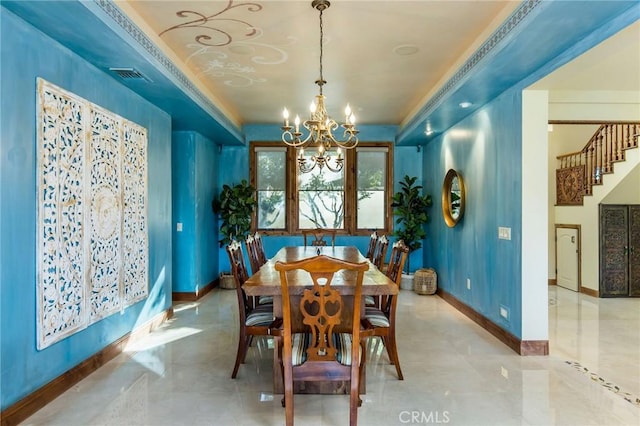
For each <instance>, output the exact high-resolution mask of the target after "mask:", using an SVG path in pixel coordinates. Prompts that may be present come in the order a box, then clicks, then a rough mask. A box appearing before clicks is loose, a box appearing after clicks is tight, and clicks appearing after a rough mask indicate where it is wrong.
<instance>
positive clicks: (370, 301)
mask: <svg viewBox="0 0 640 426" xmlns="http://www.w3.org/2000/svg"><path fill="white" fill-rule="evenodd" d="M364 304H365V306H376V299H375V297H373V296H365V297H364Z"/></svg>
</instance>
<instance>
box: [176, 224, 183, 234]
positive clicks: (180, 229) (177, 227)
mask: <svg viewBox="0 0 640 426" xmlns="http://www.w3.org/2000/svg"><path fill="white" fill-rule="evenodd" d="M176 231H177V232H182V222H178V223H176Z"/></svg>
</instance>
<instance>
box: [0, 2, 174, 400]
mask: <svg viewBox="0 0 640 426" xmlns="http://www.w3.org/2000/svg"><path fill="white" fill-rule="evenodd" d="M1 12H2V13H1V14H0V31H1V33H0V37H1V39H2V49H1V53H0V64H1V65H0V66H1V72H2V79H1V82H0V84H1V86H0V87H1V92H2V97H1V98H2V100H1V102H2V104H1V107H2V110H1V115H0V136H1V145H0V146H1V150H0V154H1V155H0V180H1V182H2V185H1V193H0V203H1V204H0V214H1V218H2V221H1V222H0V223H1V227H2V228H1V231H2V232H1V236H0V242H1V250H0V265H2V269H1V270H0V290H1V291H0V294H1V295H2V299H1V300H0V311H1V313H0V316H1V322H0V329H1V330H0V331H1V333H0V347H1V376H0V379H1V382H0V387H1V389H2V392H1V395H2V396H1V398H2V400H1V409H2V410H4V409H6V408H7V407H9V406H11V405H12V404H14V403H15V402H17V401H19V400H20V399H22V398H23V397H25V396H27V395H29V394H30V393H32V392H33V391H35V390H37V389H39V388H40V387H42V386H43V385H45V384H46V383H47V382H49V381H51V380H52V379H54V378H56V377H58V376H59V375H61V374H63V373H64V372H65V371H67V370H69V369H70V368H72V367H74V366H76V365H77V364H79V363H80V362H82V361H83V360H85V359H87V358H88V357H90V356H91V355H93V354H95V353H96V352H98V351H100V350H101V349H103V348H104V347H105V346H107V345H109V344H110V343H112V342H114V341H115V340H117V339H118V338H120V337H122V336H124V335H125V334H127V333H128V332H130V331H131V330H132V329H134V328H135V327H136V326H137V325H140V324H142V323H144V322H146V321H147V320H149V319H151V318H153V317H155V316H157V315H158V314H159V313H161V312H163V311H165V310H166V309H168V308H169V307H170V306H171V279H172V268H171V172H170V170H171V140H170V137H171V118H170V117H169V116H168V115H167V114H166V113H164V112H163V111H161V110H160V109H158V108H157V107H155V106H153V105H151V104H150V103H148V102H147V101H145V100H143V99H142V98H141V97H139V96H138V95H136V94H134V93H133V92H131V91H129V90H128V89H126V88H124V87H123V86H122V85H120V84H119V83H117V82H116V81H115V80H114V79H113V78H111V77H110V76H108V75H107V74H105V73H103V72H102V71H100V70H98V69H96V68H95V67H93V66H91V65H89V64H87V63H86V62H84V61H83V60H82V59H80V58H79V57H78V56H76V55H75V54H74V53H72V52H70V51H68V50H66V49H65V48H63V47H62V46H60V45H59V44H57V43H56V42H54V41H52V40H51V39H49V38H48V37H46V36H44V35H43V34H42V33H40V32H39V31H37V30H35V29H34V28H33V27H31V26H30V25H28V24H26V23H25V22H24V21H22V20H20V19H19V18H17V17H16V16H15V15H13V14H12V13H10V12H8V11H7V10H6V9H4V8H2V10H1ZM37 77H42V78H44V79H45V80H47V81H49V82H51V83H53V84H56V85H58V86H60V87H62V88H64V89H66V90H68V91H70V92H73V93H75V94H77V95H78V96H81V97H83V98H85V99H87V100H89V101H91V102H93V103H95V104H97V105H99V106H101V107H103V108H106V109H107V110H109V111H112V112H114V113H116V114H118V115H121V116H122V117H125V118H126V119H128V120H131V121H133V122H135V123H137V124H139V125H141V126H143V127H145V128H147V130H148V138H149V145H148V210H147V213H148V229H149V286H150V288H149V297H148V298H147V299H146V300H144V301H142V302H140V303H137V304H136V305H134V306H131V307H129V308H127V309H126V310H125V311H124V312H122V313H118V314H115V315H111V316H110V317H108V318H105V319H104V320H102V321H100V322H98V323H96V324H94V325H92V326H91V327H89V328H87V329H85V330H83V331H81V332H78V333H76V334H74V335H73V336H71V337H68V338H66V339H64V340H62V341H60V342H58V343H56V344H54V345H52V346H50V347H48V348H46V349H44V350H42V351H37V350H36V245H35V241H36V225H37V218H36V208H37V199H36V193H37V179H36V127H35V123H36V99H37V97H36V78H37Z"/></svg>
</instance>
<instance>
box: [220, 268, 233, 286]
mask: <svg viewBox="0 0 640 426" xmlns="http://www.w3.org/2000/svg"><path fill="white" fill-rule="evenodd" d="M220 288H224V289H227V290H230V289H234V288H236V280H235V278H233V275H232V274H229V273H225V272H223V273H221V274H220Z"/></svg>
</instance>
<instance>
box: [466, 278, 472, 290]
mask: <svg viewBox="0 0 640 426" xmlns="http://www.w3.org/2000/svg"><path fill="white" fill-rule="evenodd" d="M467 290H471V278H467Z"/></svg>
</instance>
